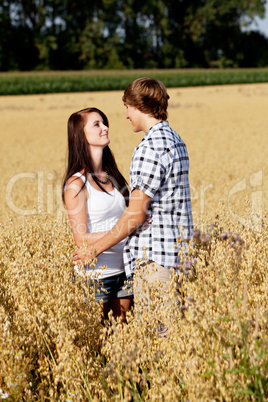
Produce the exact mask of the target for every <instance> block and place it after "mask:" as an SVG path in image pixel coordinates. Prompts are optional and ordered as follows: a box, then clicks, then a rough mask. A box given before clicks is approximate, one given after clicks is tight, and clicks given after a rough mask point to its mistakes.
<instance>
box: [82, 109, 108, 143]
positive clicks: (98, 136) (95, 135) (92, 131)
mask: <svg viewBox="0 0 268 402" xmlns="http://www.w3.org/2000/svg"><path fill="white" fill-rule="evenodd" d="M86 119H87V120H86V124H85V126H84V133H85V136H86V139H87V142H88V144H89V145H90V147H102V148H104V147H106V146H107V145H108V144H109V143H110V139H109V137H108V132H109V129H108V127H107V126H105V124H104V122H103V118H102V117H101V115H100V114H99V113H96V112H92V113H89V114H88V115H87V117H86Z"/></svg>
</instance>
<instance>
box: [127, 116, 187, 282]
mask: <svg viewBox="0 0 268 402" xmlns="http://www.w3.org/2000/svg"><path fill="white" fill-rule="evenodd" d="M188 171H189V158H188V153H187V149H186V146H185V144H184V142H183V141H182V139H181V138H180V136H179V135H178V134H177V133H176V132H175V131H174V130H173V129H172V128H170V127H169V123H168V121H162V122H160V123H157V124H155V125H154V126H153V127H151V128H150V130H149V131H148V132H147V133H146V135H145V136H144V138H143V139H142V141H141V142H140V143H139V145H138V146H137V147H136V148H135V150H134V152H133V157H132V162H131V166H130V190H131V191H133V190H134V189H139V190H141V191H143V192H144V193H145V194H147V195H148V196H149V197H150V198H151V202H150V207H149V209H148V214H150V215H151V219H152V223H151V224H150V225H149V227H148V229H145V230H141V231H140V232H138V233H136V234H135V235H131V236H129V239H128V241H127V243H126V246H125V249H124V263H125V270H126V274H127V276H128V277H130V276H132V275H133V274H134V270H135V267H136V265H137V262H136V260H137V259H139V260H141V262H142V260H143V261H144V247H146V257H147V258H148V260H152V261H154V262H156V263H158V264H160V265H162V266H163V267H165V268H168V269H169V268H171V267H174V268H175V271H177V269H176V268H178V267H179V265H180V260H179V256H178V251H179V250H178V248H174V245H175V244H178V243H177V239H178V238H179V237H184V238H188V239H190V238H192V235H193V221H192V210H191V198H190V186H189V178H188ZM179 226H180V227H183V230H181V229H180V228H179ZM179 245H183V246H187V244H185V243H183V242H182V243H180V244H179Z"/></svg>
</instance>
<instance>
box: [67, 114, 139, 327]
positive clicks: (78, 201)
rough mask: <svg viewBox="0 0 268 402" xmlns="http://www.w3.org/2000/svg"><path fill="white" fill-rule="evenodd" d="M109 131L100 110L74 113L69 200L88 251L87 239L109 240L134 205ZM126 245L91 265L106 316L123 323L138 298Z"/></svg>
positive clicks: (74, 228)
mask: <svg viewBox="0 0 268 402" xmlns="http://www.w3.org/2000/svg"><path fill="white" fill-rule="evenodd" d="M108 127H109V123H108V119H107V117H106V116H105V114H104V113H103V112H102V111H101V110H99V109H97V108H94V107H92V108H87V109H83V110H80V111H78V112H76V113H73V114H72V115H71V116H70V118H69V120H68V166H67V171H66V174H65V178H64V183H63V200H64V202H65V206H66V209H67V213H68V216H69V219H70V224H71V228H72V232H73V236H74V241H75V243H76V245H77V247H83V242H84V241H85V240H84V239H86V241H87V243H88V244H89V245H90V244H93V243H94V242H96V241H97V240H98V239H100V238H101V237H102V236H104V235H105V234H106V233H107V232H108V231H109V230H110V229H111V228H112V227H113V226H114V225H115V223H116V222H117V221H118V220H119V218H120V217H121V215H122V213H123V212H124V210H125V207H126V205H127V204H128V195H129V194H128V189H127V182H126V180H125V179H124V177H123V176H122V174H121V173H120V171H119V170H118V167H117V165H116V162H115V159H114V157H113V154H112V152H111V150H110V148H109V146H108V145H109V143H110V139H109V136H108V131H109V129H108ZM124 245H125V240H123V241H121V242H120V243H118V244H116V245H115V246H113V247H111V248H110V249H108V250H107V251H105V252H104V253H102V254H100V255H99V256H98V258H97V262H96V266H95V267H90V266H89V265H86V266H85V270H86V274H87V275H88V276H89V277H90V276H91V277H92V278H91V284H92V285H93V286H95V299H96V300H97V301H100V300H103V314H104V316H105V317H107V314H108V312H109V310H110V309H112V310H113V313H114V315H115V316H120V317H121V319H122V320H123V321H124V320H125V316H126V311H127V310H128V309H129V308H130V306H131V304H132V300H133V292H132V287H131V285H130V284H128V283H127V282H126V275H125V270H124V263H123V248H124ZM76 269H77V270H78V267H76ZM96 278H97V279H96ZM99 281H100V282H99Z"/></svg>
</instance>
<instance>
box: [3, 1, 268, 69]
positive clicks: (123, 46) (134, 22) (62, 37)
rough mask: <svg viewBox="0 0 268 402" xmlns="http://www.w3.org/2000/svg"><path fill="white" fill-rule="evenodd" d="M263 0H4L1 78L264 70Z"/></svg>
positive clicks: (267, 56) (267, 49)
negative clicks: (11, 74) (36, 73)
mask: <svg viewBox="0 0 268 402" xmlns="http://www.w3.org/2000/svg"><path fill="white" fill-rule="evenodd" d="M264 12H265V0H243V1H241V0H227V1H224V2H219V1H217V0H202V1H200V0H199V1H197V0H180V1H178V0H168V1H162V0H147V1H145V2H144V1H141V0H127V1H122V0H93V1H91V2H90V3H89V2H88V1H86V0H76V1H70V0H53V1H52V0H42V1H40V0H34V1H32V0H24V1H22V0H4V1H2V2H1V3H0V70H1V71H10V70H22V71H26V70H35V69H37V70H44V69H49V70H81V69H124V68H125V69H131V68H135V69H136V68H182V67H206V68H207V67H265V66H267V65H268V38H266V37H265V36H263V35H262V34H260V33H258V32H244V31H243V27H245V26H247V25H248V24H249V23H250V22H252V21H253V20H254V18H255V17H256V16H258V17H264Z"/></svg>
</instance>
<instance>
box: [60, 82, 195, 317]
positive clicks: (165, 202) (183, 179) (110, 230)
mask: <svg viewBox="0 0 268 402" xmlns="http://www.w3.org/2000/svg"><path fill="white" fill-rule="evenodd" d="M168 99H169V95H168V93H167V90H166V88H165V86H164V85H163V84H162V83H161V82H159V81H157V80H155V79H152V78H146V77H145V78H139V79H137V80H135V81H133V82H132V83H130V84H129V85H128V86H127V88H126V89H125V91H124V95H123V103H124V105H125V107H126V118H127V119H129V120H130V122H131V124H132V129H133V131H134V132H140V131H143V132H144V133H145V136H144V137H143V139H142V141H141V142H140V144H139V145H138V146H137V147H136V148H135V150H134V152H133V157H132V162H131V166H130V185H129V190H128V185H127V182H126V180H125V178H124V177H123V176H122V174H121V173H120V171H119V169H118V167H117V164H116V161H115V159H114V157H113V154H112V152H111V150H110V148H109V143H110V139H109V135H108V134H109V128H108V127H109V124H108V119H107V117H106V115H105V114H104V113H103V112H102V111H101V110H99V109H96V108H87V109H83V110H80V111H78V112H76V113H73V114H72V115H71V116H70V118H69V120H68V167H67V171H66V174H65V178H64V185H63V197H64V202H65V205H66V209H67V212H68V216H69V219H70V223H71V228H72V232H73V236H74V241H75V243H76V245H77V249H76V250H75V251H74V253H73V262H74V264H77V266H76V269H81V268H78V266H80V267H81V265H82V264H84V269H85V270H86V274H87V276H88V278H90V277H92V280H91V284H92V286H95V288H96V291H95V298H96V300H102V301H103V312H104V316H107V313H108V311H109V310H110V309H112V310H113V312H114V314H115V315H116V316H121V317H122V319H123V320H124V319H125V314H126V311H127V310H128V309H129V308H130V307H131V305H132V302H133V295H134V303H135V298H136V297H138V293H139V292H140V291H141V289H140V288H139V286H138V285H137V284H135V275H134V274H135V271H137V270H138V269H139V262H140V263H141V264H142V263H143V262H144V250H146V256H147V259H148V260H147V269H146V275H145V276H146V277H144V278H143V279H144V280H145V281H147V282H148V283H152V282H154V281H155V280H156V279H158V280H159V281H160V282H161V283H162V284H163V285H164V286H167V285H168V283H169V281H171V280H172V276H173V272H174V271H173V270H171V268H174V269H175V271H176V269H179V265H180V258H179V256H178V249H177V248H174V245H175V244H176V242H177V240H178V238H180V239H181V243H180V245H181V246H184V247H185V246H186V244H187V242H186V240H188V239H190V238H191V237H192V234H193V222H192V211H191V198H190V186H189V178H188V174H189V159H188V153H187V149H186V146H185V144H184V142H183V141H182V139H181V138H180V136H179V135H178V134H177V133H176V132H175V131H174V130H173V129H172V128H171V127H169V123H168V121H167V107H168ZM182 228H183V229H182ZM184 240H185V241H184ZM85 242H86V245H85ZM96 258H97V260H96ZM94 259H95V260H94ZM91 260H94V261H96V263H95V264H94V265H95V266H94V267H91V266H90V264H89V263H88V262H89V261H91ZM103 267H105V269H103ZM133 275H134V286H133V287H132V282H131V281H128V280H127V279H128V278H133ZM93 276H94V278H93ZM96 276H97V278H96ZM98 277H99V278H98ZM98 279H99V280H100V281H101V284H100V285H98ZM133 289H134V290H133Z"/></svg>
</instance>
